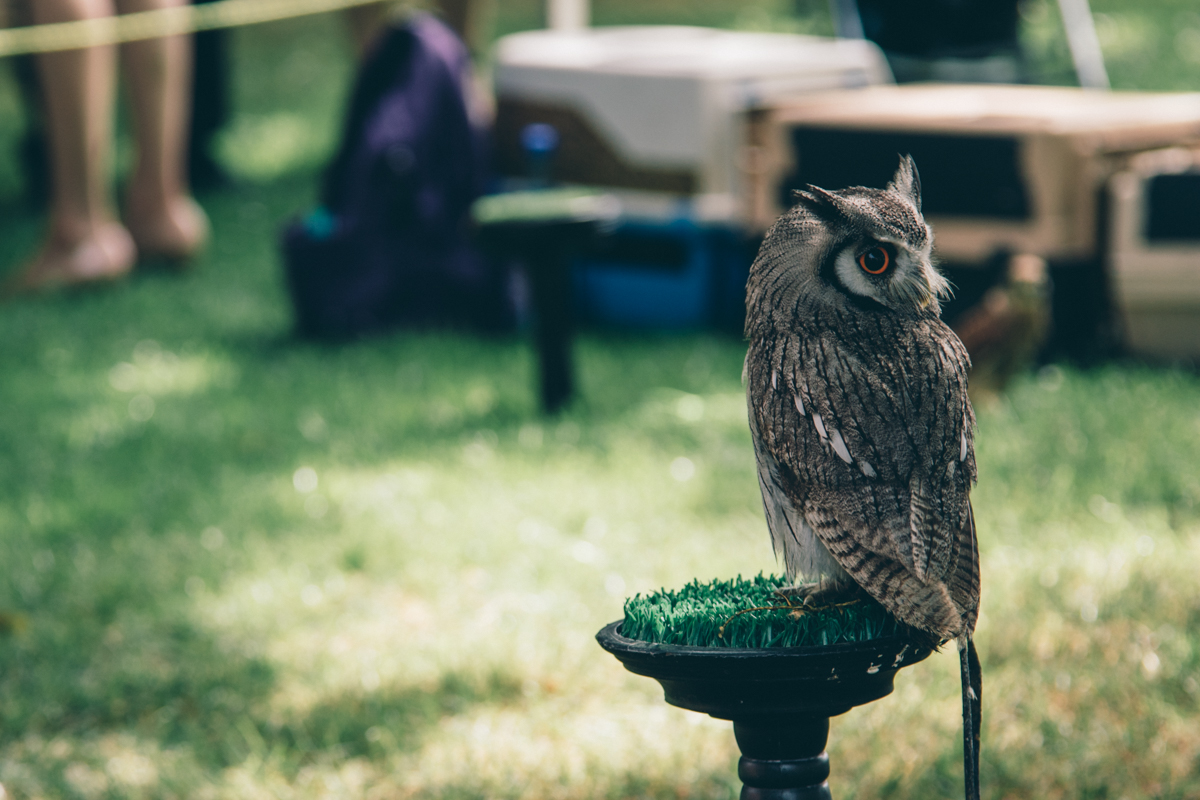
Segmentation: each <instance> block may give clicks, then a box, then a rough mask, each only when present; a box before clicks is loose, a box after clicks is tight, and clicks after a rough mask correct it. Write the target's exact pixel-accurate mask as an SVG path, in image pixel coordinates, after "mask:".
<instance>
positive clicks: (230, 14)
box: [0, 0, 385, 57]
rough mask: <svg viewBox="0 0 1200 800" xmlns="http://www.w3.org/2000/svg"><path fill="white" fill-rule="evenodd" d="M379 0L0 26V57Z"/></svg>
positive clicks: (266, 0)
mask: <svg viewBox="0 0 1200 800" xmlns="http://www.w3.org/2000/svg"><path fill="white" fill-rule="evenodd" d="M384 1H385V0H218V2H215V3H207V4H205V5H199V6H191V5H187V6H179V7H177V8H163V9H158V10H155V11H139V12H137V13H134V14H122V15H120V16H115V17H99V18H96V19H84V20H76V21H72V22H56V23H53V24H49V25H30V26H26V27H20V28H5V29H0V57H3V56H15V55H20V54H22V53H48V52H51V51H55V50H74V49H76V48H80V47H95V46H97V45H102V44H119V43H121V42H136V41H139V40H142V39H156V38H158V37H160V36H174V35H176V34H181V33H195V32H196V31H209V30H213V29H215V28H232V27H236V26H240V25H254V24H256V23H259V22H274V21H276V20H281V19H289V18H291V17H303V16H307V15H309V14H320V13H324V12H327V11H339V10H341V9H345V8H354V7H355V6H366V5H372V4H374V3H380V2H384Z"/></svg>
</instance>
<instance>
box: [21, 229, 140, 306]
mask: <svg viewBox="0 0 1200 800" xmlns="http://www.w3.org/2000/svg"><path fill="white" fill-rule="evenodd" d="M136 260H137V247H136V245H134V242H133V239H132V237H130V235H129V231H127V230H125V228H124V226H122V225H121V224H120V223H117V222H110V223H107V224H104V225H102V226H100V227H98V228H96V229H94V230H92V231H91V232H90V234H89V235H87V236H85V237H84V238H83V239H79V240H75V241H68V240H66V239H64V238H62V237H58V236H52V237H51V239H50V241H48V242H47V243H46V245H45V247H44V248H43V249H42V252H41V253H40V254H39V255H38V256H37V257H36V258H35V259H34V260H33V261H31V262H30V263H29V264H28V265H26V267H25V268H24V269H23V270H21V271H20V272H18V273H17V274H16V275H15V276H14V277H13V278H11V279H10V280H8V281H7V282H6V284H5V286H4V289H3V292H2V293H3V296H5V297H10V296H13V295H17V294H30V293H35V292H44V291H52V290H55V289H64V288H70V287H77V286H85V285H98V284H104V283H111V282H113V281H117V280H120V279H121V278H123V277H125V276H126V275H128V274H129V272H130V270H132V269H133V264H134V262H135V261H136Z"/></svg>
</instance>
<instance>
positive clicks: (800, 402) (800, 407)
mask: <svg viewBox="0 0 1200 800" xmlns="http://www.w3.org/2000/svg"><path fill="white" fill-rule="evenodd" d="M792 397H793V398H794V399H795V401H796V410H797V411H799V412H800V416H802V417H803V416H804V401H803V400H801V399H800V395H799V393H797V394H794V395H792Z"/></svg>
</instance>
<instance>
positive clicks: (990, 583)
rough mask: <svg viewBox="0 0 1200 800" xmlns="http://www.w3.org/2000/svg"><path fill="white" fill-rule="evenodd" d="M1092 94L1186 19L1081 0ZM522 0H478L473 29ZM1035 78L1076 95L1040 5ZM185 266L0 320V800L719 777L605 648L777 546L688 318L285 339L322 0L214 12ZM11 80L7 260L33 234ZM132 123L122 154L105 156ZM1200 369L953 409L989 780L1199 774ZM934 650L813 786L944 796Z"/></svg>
mask: <svg viewBox="0 0 1200 800" xmlns="http://www.w3.org/2000/svg"><path fill="white" fill-rule="evenodd" d="M1092 5H1093V9H1094V10H1095V11H1096V12H1097V23H1098V30H1099V34H1100V37H1101V42H1102V44H1103V46H1104V50H1105V54H1106V57H1107V59H1108V66H1109V71H1110V74H1111V76H1112V79H1113V83H1114V84H1115V85H1116V86H1117V87H1118V88H1125V89H1143V90H1184V89H1200V13H1198V12H1197V11H1196V10H1195V8H1194V4H1193V3H1191V2H1183V0H1170V1H1168V0H1155V1H1154V2H1142V3H1135V2H1132V1H1131V0H1093V4H1092ZM539 8H540V3H539V2H535V1H534V0H521V2H509V1H508V0H499V2H498V3H497V8H496V16H495V20H494V24H493V28H492V29H493V31H494V32H495V33H497V34H499V33H504V32H509V31H513V30H518V29H521V28H523V27H529V26H532V25H536V24H537V22H538V19H539ZM594 17H595V21H596V22H597V23H601V24H603V23H616V22H685V23H696V24H711V25H721V26H727V27H743V28H757V29H780V30H797V31H805V32H814V33H828V32H830V31H831V24H830V21H829V18H828V12H827V5H826V3H825V2H824V0H803V1H802V2H800V3H798V4H793V3H790V2H786V1H785V0H754V1H753V2H749V1H747V0H705V2H704V3H697V2H684V1H683V0H639V2H636V3H635V2H632V0H594ZM1023 36H1024V38H1025V41H1026V44H1027V47H1028V49H1029V52H1030V55H1031V60H1032V63H1033V65H1034V67H1035V70H1036V74H1037V75H1038V76H1040V77H1041V78H1042V79H1043V80H1044V81H1046V82H1056V83H1069V82H1070V80H1071V70H1070V61H1069V58H1068V55H1067V51H1066V47H1065V44H1064V40H1063V36H1062V32H1061V29H1060V26H1059V23H1058V17H1057V11H1056V9H1055V7H1054V5H1053V4H1052V3H1051V2H1047V1H1046V0H1035V1H1034V2H1030V3H1029V4H1028V5H1027V7H1026V12H1025V23H1024V28H1023ZM232 41H233V75H234V79H235V83H234V111H235V113H234V117H233V121H232V123H231V124H230V126H229V127H228V129H227V130H226V132H225V133H224V134H223V136H222V138H221V140H220V142H219V147H218V152H217V156H218V158H219V159H220V160H221V162H222V163H223V164H224V165H225V166H226V168H227V169H228V170H229V171H230V172H231V173H232V174H233V175H234V176H235V177H236V178H237V182H236V183H235V185H233V186H230V187H228V188H226V189H222V190H220V191H215V192H212V193H209V194H206V195H203V196H201V198H200V199H201V201H202V203H203V204H204V206H205V208H206V209H207V210H208V212H209V214H210V215H211V218H212V222H213V230H214V238H213V242H212V245H211V247H210V248H209V249H208V251H207V252H206V253H205V255H204V256H203V257H202V258H201V259H200V261H199V262H198V263H197V264H196V268H195V269H194V270H193V271H192V272H190V273H188V274H186V275H184V276H182V277H170V276H162V275H149V276H138V277H137V278H135V279H134V280H132V281H130V282H129V283H127V284H126V285H122V286H121V287H119V288H116V289H113V290H110V291H105V292H97V293H91V294H77V295H71V296H57V297H45V298H39V299H30V300H22V301H20V302H16V303H10V304H8V305H5V306H3V307H2V308H0V453H3V457H2V458H0V564H2V565H3V568H2V569H0V784H2V785H3V787H4V790H5V792H6V793H7V796H8V797H11V798H39V797H44V798H125V797H132V798H183V797H188V798H193V797H196V798H259V797H262V798H325V797H338V798H341V797H350V798H357V797H363V798H393V797H439V798H441V797H446V798H484V797H488V798H506V797H511V798H568V797H571V798H574V797H588V798H593V797H612V798H617V797H647V798H651V797H652V798H680V797H705V798H708V797H711V798H730V797H733V796H735V795H736V791H737V783H736V777H735V763H736V757H737V753H736V748H735V745H734V742H733V737H732V735H731V734H730V730H729V725H728V723H722V722H718V721H715V720H711V719H709V718H706V717H701V716H700V715H697V714H692V713H689V712H684V711H680V710H677V709H673V708H670V707H668V706H666V705H665V704H664V703H663V702H662V701H661V693H660V691H659V690H658V689H657V687H656V685H655V684H653V683H652V682H651V681H649V680H646V679H641V678H636V677H634V676H632V675H629V674H627V673H625V672H624V671H623V670H622V669H621V667H620V666H619V665H618V664H617V662H616V661H615V660H614V659H612V658H611V657H609V656H607V655H605V654H604V653H603V652H601V651H600V649H599V648H598V647H597V646H596V645H595V643H594V642H593V641H592V636H593V634H594V633H595V631H596V630H598V629H599V628H600V627H601V626H602V625H604V624H606V623H607V622H610V621H612V620H614V619H617V618H618V617H619V616H620V613H621V604H622V601H623V599H624V597H626V596H627V595H630V594H633V593H635V592H645V591H649V590H652V589H655V588H658V587H660V586H679V585H682V584H683V583H685V582H687V581H689V580H691V579H692V578H693V577H699V578H701V579H705V580H707V579H711V578H715V577H732V576H733V575H736V574H738V573H741V574H743V575H750V574H756V573H757V572H759V571H760V570H765V571H768V572H769V571H773V570H775V569H776V565H775V563H774V560H773V558H772V555H771V550H770V544H769V539H768V535H767V532H766V526H765V523H764V521H763V518H762V512H761V506H760V500H759V497H758V488H757V485H756V481H755V477H754V468H753V455H752V451H751V447H750V439H749V432H748V430H747V427H746V422H745V411H744V405H743V400H742V391H741V386H740V366H741V364H740V362H741V358H742V355H743V353H744V345H743V344H742V343H741V342H740V341H739V340H737V339H736V338H729V337H722V336H718V335H714V334H705V333H687V334H674V335H667V334H654V335H651V334H621V333H612V332H591V333H587V334H585V335H584V336H582V337H581V340H580V341H579V343H578V348H577V351H578V369H579V378H580V383H581V393H580V399H579V401H578V402H577V403H576V404H575V405H574V406H573V407H572V408H571V409H570V411H569V412H567V413H566V414H564V415H562V416H561V417H558V418H555V419H550V420H548V419H545V418H542V417H541V416H540V415H539V414H538V412H537V406H536V397H535V395H534V392H533V387H534V369H535V364H534V362H533V359H532V357H531V352H530V348H529V345H528V343H527V342H526V341H524V340H521V339H518V338H514V339H511V340H501V341H486V340H479V339H474V338H470V337H463V336H457V335H452V334H420V335H417V334H406V333H401V334H397V335H394V336H390V337H387V338H384V339H379V340H374V341H369V342H361V343H357V344H353V345H349V346H345V347H337V348H332V347H321V346H315V345H310V344H300V343H297V342H295V341H293V340H291V339H290V337H289V328H290V316H289V309H288V307H287V303H286V298H285V295H284V292H283V288H282V282H281V272H280V265H279V261H278V255H277V248H276V235H277V231H278V229H279V226H280V224H281V223H282V221H283V220H285V219H286V218H287V217H288V216H289V215H291V214H293V213H297V212H299V211H302V210H304V209H306V208H307V207H308V206H309V205H310V204H311V203H312V200H313V197H314V190H315V185H316V175H317V171H318V170H319V168H320V166H321V165H322V163H323V162H324V160H325V159H326V158H327V157H328V155H329V152H330V148H331V147H332V145H333V142H334V139H335V136H336V133H337V130H338V126H339V119H340V115H341V109H342V103H343V100H344V96H345V92H346V88H347V84H348V81H349V79H350V77H351V75H352V70H353V64H352V57H351V52H350V45H349V41H348V37H347V36H346V35H345V31H344V29H343V27H342V25H341V24H340V21H339V20H338V19H336V18H330V17H313V18H306V19H298V20H294V21H290V22H281V23H276V24H270V25H262V26H256V27H250V28H245V29H242V30H238V31H236V32H235V33H234V35H233V40H232ZM22 125H23V117H22V112H21V109H20V106H19V103H18V102H17V95H16V92H15V88H14V86H13V83H12V80H11V76H10V75H9V74H8V72H7V71H6V70H5V69H0V270H3V271H7V270H9V269H12V268H15V267H16V266H17V265H19V264H20V263H21V262H22V261H23V260H24V259H25V258H28V257H29V256H30V255H31V253H32V251H33V248H34V247H35V245H36V243H37V240H38V237H39V234H40V230H41V225H42V224H43V219H42V217H41V216H40V215H38V214H35V213H33V212H31V211H29V210H27V209H25V208H23V207H22V205H21V203H20V193H21V186H20V183H19V181H20V179H19V171H18V169H17V165H16V160H15V159H16V156H15V151H14V148H15V145H16V141H17V138H18V137H19V134H20V131H21V129H22ZM128 150H129V146H128V144H124V145H123V146H122V152H123V153H124V156H123V161H124V162H125V163H127V162H128ZM1198 400H1200V381H1198V380H1197V377H1196V376H1195V374H1194V373H1193V372H1191V371H1187V370H1184V369H1182V368H1179V369H1172V368H1165V367H1159V368H1151V367H1147V366H1142V365H1138V364H1131V363H1119V364H1110V365H1106V366H1102V367H1098V368H1093V369H1090V370H1087V371H1080V370H1078V369H1076V368H1073V367H1071V366H1070V365H1066V364H1063V365H1048V366H1044V367H1042V368H1041V369H1040V370H1039V371H1037V372H1036V373H1034V374H1030V375H1027V376H1025V377H1023V378H1022V379H1020V380H1019V381H1018V383H1017V384H1016V386H1015V387H1014V388H1013V389H1012V390H1011V391H1010V392H1009V393H1008V394H1007V395H1006V396H1004V397H1003V398H1002V399H1000V400H999V401H998V402H996V403H995V404H992V405H989V406H988V407H986V408H981V409H980V410H979V418H980V430H979V435H978V459H979V465H980V480H979V487H978V489H977V491H976V492H975V495H974V498H975V507H976V512H977V518H978V526H979V531H980V539H981V547H982V558H983V575H984V602H983V615H982V618H981V620H980V625H979V635H978V640H979V643H980V650H981V653H982V656H983V663H984V670H985V681H986V684H987V690H986V705H985V714H986V716H985V724H984V739H983V741H984V767H983V769H984V772H983V778H984V788H985V796H987V797H989V798H1027V797H1039V798H1066V797H1071V798H1096V799H1099V798H1110V799H1111V800H1117V799H1118V798H1151V797H1153V798H1195V797H1198V796H1200V726H1198V725H1197V724H1196V718H1197V711H1198V710H1200V683H1198V679H1200V646H1198V639H1197V636H1198V634H1197V631H1198V630H1200V585H1198V584H1197V581H1196V579H1195V573H1196V570H1197V566H1198V565H1200V510H1198V508H1197V504H1198V502H1200V467H1198V465H1200V402H1198ZM958 691H959V690H958V677H957V671H956V659H955V657H954V655H953V653H947V654H942V655H939V656H935V657H933V658H931V659H930V660H929V661H927V662H925V663H923V664H921V665H919V666H916V667H914V668H912V669H910V670H906V671H905V672H904V673H902V674H901V675H900V676H899V678H898V681H897V690H896V692H895V694H893V695H892V696H890V697H888V698H886V699H884V700H881V701H879V702H877V703H875V704H872V705H871V706H869V707H866V708H863V709H859V710H856V711H854V712H852V713H850V714H848V715H847V716H845V717H842V718H839V719H836V720H835V721H834V722H833V731H832V735H831V740H830V755H831V760H832V764H833V777H832V782H833V786H834V791H835V792H836V794H837V796H838V797H840V798H880V797H884V798H893V797H894V798H901V797H903V798H931V797H947V798H950V797H955V796H958V795H959V793H960V792H961V783H960V781H961V777H960V769H961V761H960V756H959V747H960V744H959V738H958V730H959V724H960V721H959V716H958V715H959V705H958V703H959V699H958Z"/></svg>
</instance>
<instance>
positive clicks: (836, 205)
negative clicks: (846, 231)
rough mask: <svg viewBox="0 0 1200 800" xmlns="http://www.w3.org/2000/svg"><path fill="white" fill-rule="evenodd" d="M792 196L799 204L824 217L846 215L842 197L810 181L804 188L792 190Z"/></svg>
mask: <svg viewBox="0 0 1200 800" xmlns="http://www.w3.org/2000/svg"><path fill="white" fill-rule="evenodd" d="M792 197H793V198H795V200H796V203H797V205H803V206H805V207H806V208H808V210H810V211H812V212H813V213H815V214H820V215H821V216H823V217H831V216H832V217H842V216H844V215H845V212H844V210H843V209H842V207H841V206H842V203H841V198H839V197H838V196H837V195H836V194H834V193H833V192H829V191H826V190H825V189H822V188H821V187H820V186H813V185H812V184H811V183H810V184H808V185H807V186H805V187H804V188H803V189H797V190H796V191H794V192H792Z"/></svg>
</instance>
